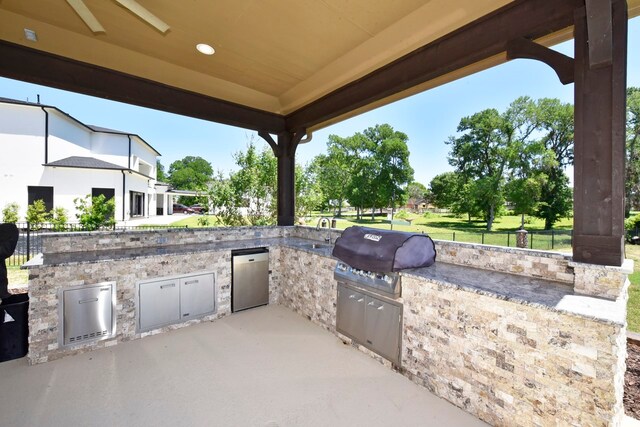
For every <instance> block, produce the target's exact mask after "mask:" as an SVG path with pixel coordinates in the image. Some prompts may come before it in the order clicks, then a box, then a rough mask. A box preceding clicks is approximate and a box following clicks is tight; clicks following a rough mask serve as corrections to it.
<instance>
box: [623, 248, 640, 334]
mask: <svg viewBox="0 0 640 427" xmlns="http://www.w3.org/2000/svg"><path fill="white" fill-rule="evenodd" d="M625 253H626V258H630V259H632V260H633V262H634V266H633V267H634V268H633V270H634V271H633V274H632V275H630V276H629V281H630V282H631V286H630V287H629V303H628V304H627V323H628V328H629V330H630V331H633V332H640V245H625Z"/></svg>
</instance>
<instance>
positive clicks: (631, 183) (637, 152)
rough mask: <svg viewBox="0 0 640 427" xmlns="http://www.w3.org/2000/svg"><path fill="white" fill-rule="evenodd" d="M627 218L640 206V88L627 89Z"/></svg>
mask: <svg viewBox="0 0 640 427" xmlns="http://www.w3.org/2000/svg"><path fill="white" fill-rule="evenodd" d="M626 141H627V155H626V166H625V216H627V217H628V216H629V213H630V212H631V209H632V208H635V207H637V206H639V205H640V88H638V87H630V88H628V89H627V139H626Z"/></svg>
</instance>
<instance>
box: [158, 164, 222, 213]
mask: <svg viewBox="0 0 640 427" xmlns="http://www.w3.org/2000/svg"><path fill="white" fill-rule="evenodd" d="M212 175H213V168H212V167H211V163H209V162H207V161H206V160H205V159H203V158H202V157H194V156H187V157H185V158H183V159H182V160H176V161H175V162H173V163H171V165H170V166H169V178H168V181H169V183H170V184H171V185H172V186H173V188H176V189H179V190H192V191H198V192H201V193H202V194H204V193H206V192H207V188H208V185H209V182H210V181H211V177H212ZM197 202H198V199H197V198H196V197H189V196H182V197H180V203H184V204H186V205H192V204H194V203H197Z"/></svg>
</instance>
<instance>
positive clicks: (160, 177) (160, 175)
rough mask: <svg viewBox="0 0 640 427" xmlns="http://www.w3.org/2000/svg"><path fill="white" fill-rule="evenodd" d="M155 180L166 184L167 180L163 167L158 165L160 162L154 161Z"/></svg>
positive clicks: (160, 164)
mask: <svg viewBox="0 0 640 427" xmlns="http://www.w3.org/2000/svg"><path fill="white" fill-rule="evenodd" d="M156 180H157V181H160V182H167V180H168V177H167V173H166V172H165V170H164V165H163V164H162V163H160V160H156Z"/></svg>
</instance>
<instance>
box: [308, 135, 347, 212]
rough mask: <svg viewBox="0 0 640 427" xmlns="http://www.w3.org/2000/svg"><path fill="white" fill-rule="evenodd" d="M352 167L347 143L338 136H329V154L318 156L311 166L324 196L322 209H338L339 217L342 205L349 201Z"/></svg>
mask: <svg viewBox="0 0 640 427" xmlns="http://www.w3.org/2000/svg"><path fill="white" fill-rule="evenodd" d="M351 166H352V165H351V164H350V163H349V160H348V151H347V149H346V147H345V141H344V139H343V138H341V137H339V136H337V135H329V141H328V142H327V154H320V155H318V156H316V157H315V158H314V159H313V161H312V162H311V165H310V169H311V170H312V171H313V173H314V175H315V178H316V181H317V184H318V187H319V190H320V192H321V195H322V196H321V197H322V205H323V206H322V207H328V206H334V207H336V208H337V212H336V213H335V214H336V215H337V216H341V215H342V204H343V203H344V201H345V200H347V184H348V183H349V181H350V178H351V172H352V167H351Z"/></svg>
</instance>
